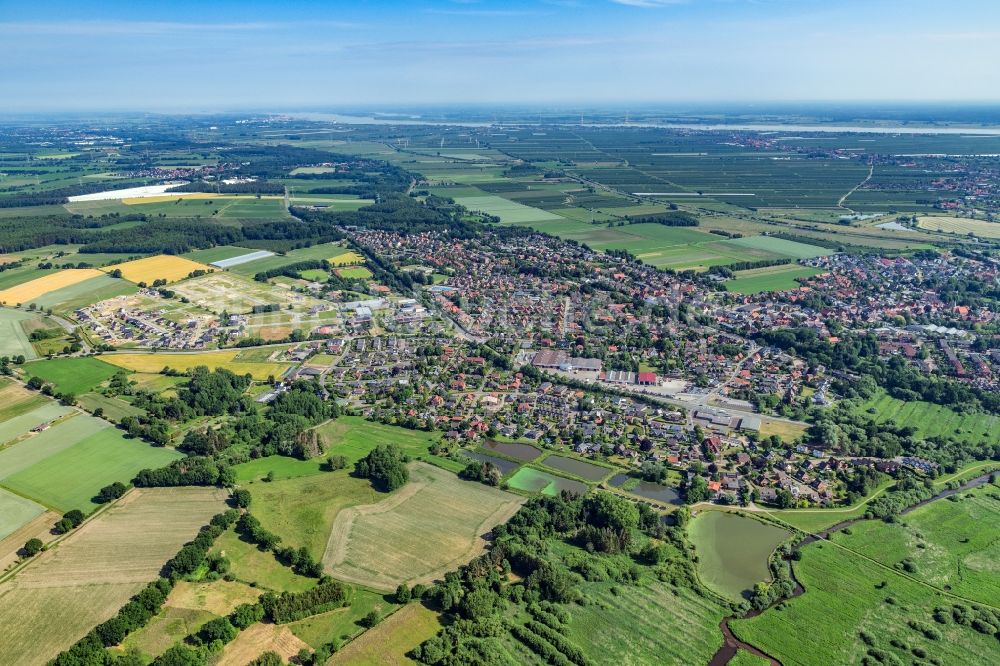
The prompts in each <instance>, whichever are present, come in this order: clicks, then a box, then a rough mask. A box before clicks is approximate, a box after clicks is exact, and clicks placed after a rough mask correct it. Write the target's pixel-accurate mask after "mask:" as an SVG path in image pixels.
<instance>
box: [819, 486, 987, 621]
mask: <svg viewBox="0 0 1000 666" xmlns="http://www.w3.org/2000/svg"><path fill="white" fill-rule="evenodd" d="M958 497H960V499H959V500H958V501H950V500H939V501H935V502H931V503H930V504H927V505H925V506H922V507H920V508H919V509H916V510H914V511H912V512H910V513H908V514H906V515H905V516H903V517H902V518H901V519H900V520H899V522H897V523H892V524H889V523H884V522H881V521H874V520H873V521H864V522H861V523H857V524H855V525H853V526H852V527H851V528H850V530H851V533H850V534H846V533H838V534H835V535H834V537H833V540H834V541H835V542H836V543H838V544H841V545H843V546H844V547H846V548H850V549H851V550H854V551H857V552H859V553H862V554H864V555H865V556H867V557H870V558H872V559H874V560H877V561H879V562H881V563H882V564H885V565H888V566H891V567H900V566H901V563H902V562H903V561H904V560H906V561H908V562H910V563H911V564H912V566H913V567H915V570H914V571H911V572H909V573H910V575H912V576H914V577H916V578H918V579H920V580H923V581H926V582H928V583H930V584H931V585H933V586H935V587H938V588H941V589H946V590H949V591H951V592H952V593H953V594H957V595H960V596H963V597H966V598H968V599H971V600H973V601H978V602H980V603H984V604H990V605H992V606H1000V542H998V541H997V538H996V534H997V528H998V527H1000V492H998V488H997V486H993V485H986V486H980V487H978V488H974V489H972V490H969V491H966V492H963V493H960V495H959V496H958Z"/></svg>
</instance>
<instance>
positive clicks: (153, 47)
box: [0, 0, 1000, 112]
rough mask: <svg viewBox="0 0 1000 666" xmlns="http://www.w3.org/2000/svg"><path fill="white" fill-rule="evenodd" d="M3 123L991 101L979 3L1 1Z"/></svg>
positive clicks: (992, 60) (996, 19) (987, 39)
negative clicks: (279, 113) (149, 114)
mask: <svg viewBox="0 0 1000 666" xmlns="http://www.w3.org/2000/svg"><path fill="white" fill-rule="evenodd" d="M0 45H2V48H0V90H2V91H3V92H2V93H0V100H2V101H0V112H3V111H51V110H115V109H128V110H133V109H138V110H149V111H175V110H176V111H181V110H184V111H189V110H190V111H220V110H236V109H247V108H257V109H270V110H279V109H281V110H284V109H293V108H306V107H311V108H320V107H336V106H340V105H355V104H370V105H385V106H390V105H419V104H443V103H475V104H545V105H553V106H556V105H563V106H571V105H583V104H603V105H615V106H617V105H627V104H630V103H637V102H639V103H641V102H654V103H657V102H658V103H671V102H688V101H699V102H701V101H801V100H875V99H877V100H948V101H960V100H996V99H998V97H1000V92H998V91H1000V67H997V63H1000V3H996V2H988V1H987V0H948V2H943V1H941V0H864V1H862V0H617V1H615V0H533V1H530V2H529V1H524V0H513V1H510V2H496V1H492V0H450V1H449V0H439V1H437V2H431V1H421V0H411V1H407V2H396V1H385V2H374V1H365V0H355V1H353V2H342V1H339V0H326V1H310V0H306V1H299V0H296V1H294V2H291V1H285V2H279V1H265V0H242V1H239V2H235V1H231V0H212V1H206V0H201V1H199V2H191V1H189V0H172V1H170V2H155V3H154V2H143V1H141V0H133V1H131V2H122V1H112V2H100V1H99V0H89V1H87V2H79V1H78V0H77V1H74V2H46V1H45V0H39V1H36V2H21V1H18V2H14V1H13V0H0Z"/></svg>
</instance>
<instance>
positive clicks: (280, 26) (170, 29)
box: [0, 21, 361, 35]
mask: <svg viewBox="0 0 1000 666" xmlns="http://www.w3.org/2000/svg"><path fill="white" fill-rule="evenodd" d="M303 27H324V28H345V29H347V28H358V27H361V26H360V25H358V24H356V23H349V22H346V21H310V22H308V23H303V22H281V21H247V22H233V23H189V22H180V21H4V22H0V34H20V35H25V34H27V35H169V34H180V33H186V32H199V33H200V32H254V31H258V32H259V31H267V30H288V29H297V28H303Z"/></svg>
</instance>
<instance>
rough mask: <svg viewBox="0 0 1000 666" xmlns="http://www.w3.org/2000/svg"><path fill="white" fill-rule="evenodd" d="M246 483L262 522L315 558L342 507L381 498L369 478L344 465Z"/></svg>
mask: <svg viewBox="0 0 1000 666" xmlns="http://www.w3.org/2000/svg"><path fill="white" fill-rule="evenodd" d="M246 487H247V488H249V489H250V492H251V495H252V497H253V509H252V510H253V513H254V515H255V516H256V517H257V518H258V520H260V522H261V524H262V525H263V526H264V527H265V528H266V529H268V530H270V531H272V532H274V533H275V534H277V535H278V536H280V537H281V538H282V540H283V541H284V542H285V543H287V544H289V545H292V546H294V547H295V548H300V547H302V546H305V547H306V548H308V549H309V552H311V553H312V555H313V557H315V558H317V559H319V558H320V557H322V556H323V552H324V551H325V550H326V546H327V540H328V539H329V537H330V528H331V527H332V525H333V521H334V519H335V518H336V517H337V514H339V513H340V511H341V510H343V509H344V508H346V507H349V506H355V505H357V504H374V503H375V502H378V501H379V500H380V499H382V495H381V493H379V492H378V491H376V490H375V489H374V488H372V484H371V482H370V481H368V480H367V479H358V478H355V477H353V476H350V474H349V470H347V469H344V470H340V471H337V472H320V473H318V474H311V475H308V476H297V477H293V478H285V479H280V480H276V481H272V482H270V483H266V482H261V481H258V482H256V483H250V484H248V485H247V486H246Z"/></svg>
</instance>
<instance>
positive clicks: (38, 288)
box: [0, 268, 101, 305]
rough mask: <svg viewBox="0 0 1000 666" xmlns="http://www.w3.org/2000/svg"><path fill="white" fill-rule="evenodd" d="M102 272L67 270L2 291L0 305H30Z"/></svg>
mask: <svg viewBox="0 0 1000 666" xmlns="http://www.w3.org/2000/svg"><path fill="white" fill-rule="evenodd" d="M100 275H101V271H99V270H97V269H96V268H67V269H64V270H61V271H59V272H58V273H51V274H49V275H43V276H42V277H39V278H35V279H34V280H31V281H30V282H24V283H22V284H18V285H15V286H13V287H9V288H7V289H4V290H3V291H0V303H4V304H7V305H20V304H21V303H30V302H31V301H32V300H33V299H35V298H38V297H40V296H44V295H45V294H48V293H49V292H53V291H55V290H57V289H62V288H63V287H69V286H71V285H74V284H76V283H78V282H83V281H84V280H89V279H90V278H94V277H99V276H100Z"/></svg>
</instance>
